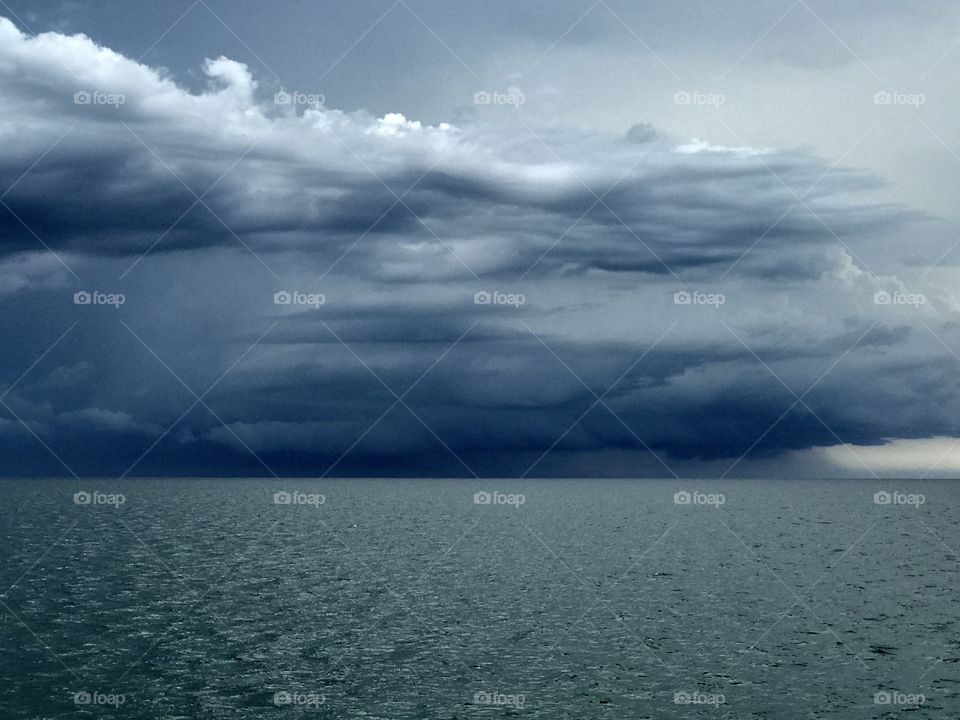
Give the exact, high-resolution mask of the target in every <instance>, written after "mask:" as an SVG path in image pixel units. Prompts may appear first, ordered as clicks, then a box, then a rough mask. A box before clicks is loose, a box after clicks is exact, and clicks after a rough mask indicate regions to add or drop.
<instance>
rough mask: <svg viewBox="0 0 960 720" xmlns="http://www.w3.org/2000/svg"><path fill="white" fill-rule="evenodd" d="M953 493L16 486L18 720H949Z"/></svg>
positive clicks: (221, 484)
mask: <svg viewBox="0 0 960 720" xmlns="http://www.w3.org/2000/svg"><path fill="white" fill-rule="evenodd" d="M958 492H960V485H958V483H957V482H955V481H938V480H925V481H918V480H886V479H885V480H789V481H787V480H737V481H714V480H687V479H683V480H675V479H670V480H588V479H580V480H567V479H557V480H550V479H538V480H522V481H520V480H475V479H469V480H458V479H446V480H444V479H436V480H432V479H431V480H411V479H349V480H348V479H342V480H316V479H311V478H301V479H281V480H277V479H269V480H267V479H205V478H177V479H163V478H143V479H135V480H132V479H128V480H123V481H117V480H110V479H99V480H97V479H85V480H79V481H78V480H75V479H69V480H55V479H42V480H31V479H9V480H0V501H2V510H0V718H3V719H4V720H7V719H11V718H31V719H36V720H40V719H42V718H43V719H46V718H137V719H139V718H143V719H145V720H146V719H149V720H157V719H162V718H231V719H235V718H278V719H282V718H338V719H339V718H363V719H365V720H388V719H389V720H397V719H400V718H429V719H434V718H437V719H450V720H453V719H468V718H478V719H484V718H506V717H512V718H530V719H531V720H533V719H535V718H536V719H540V718H543V719H547V718H549V719H559V718H571V719H577V720H583V719H585V718H611V719H613V718H616V719H617V720H620V719H623V718H630V719H632V718H656V719H658V720H662V719H671V718H713V719H719V718H736V719H737V720H746V719H749V718H768V719H774V718H776V719H781V718H782V719H784V720H802V719H806V718H811V719H812V718H837V719H842V720H857V719H860V718H864V719H866V718H870V719H873V718H910V719H911V720H919V719H921V718H937V719H943V720H946V719H947V718H950V719H954V720H955V719H956V718H957V717H960V682H958V681H960V612H958V610H960V604H958V593H957V589H958V587H960V556H958V552H960V521H958V514H957V508H958V502H957V501H958Z"/></svg>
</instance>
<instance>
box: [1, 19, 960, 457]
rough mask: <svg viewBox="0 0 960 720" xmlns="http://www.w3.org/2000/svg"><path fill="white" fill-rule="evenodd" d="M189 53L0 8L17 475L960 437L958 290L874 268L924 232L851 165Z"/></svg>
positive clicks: (748, 449)
mask: <svg viewBox="0 0 960 720" xmlns="http://www.w3.org/2000/svg"><path fill="white" fill-rule="evenodd" d="M202 71H203V73H204V74H205V77H206V79H207V83H208V88H207V89H206V90H205V91H203V92H199V93H195V92H191V91H188V90H187V89H185V88H184V87H183V86H182V85H180V84H178V83H177V81H176V79H175V78H173V77H171V76H169V75H168V74H167V73H166V72H165V71H163V70H160V69H155V68H150V67H147V66H144V65H142V64H139V63H137V62H135V61H134V60H131V59H129V58H126V57H123V56H122V55H120V54H118V53H115V52H113V51H111V50H109V49H107V48H103V47H99V46H98V45H96V44H95V43H94V42H93V41H91V40H90V39H89V38H87V37H85V36H82V35H73V36H67V35H62V34H58V33H44V34H41V35H36V36H31V35H27V34H24V33H22V32H20V31H19V30H18V29H17V28H16V27H15V26H14V25H13V24H12V23H10V22H9V21H7V20H5V19H2V18H0V101H2V102H0V140H2V142H0V192H2V195H0V200H2V205H0V301H2V302H3V303H4V304H5V305H6V306H7V312H6V313H4V319H3V326H4V330H5V331H6V333H7V336H8V337H15V338H17V340H16V342H15V343H12V345H11V348H10V352H9V353H7V354H6V355H5V357H4V360H3V362H2V366H0V371H2V374H3V377H4V379H5V380H6V386H7V388H8V389H7V394H6V395H5V396H4V403H5V404H6V406H7V410H8V413H9V416H8V417H7V421H6V422H4V423H3V424H2V425H0V444H2V445H3V450H4V451H5V452H6V453H7V454H8V455H9V456H11V457H14V458H15V460H14V461H12V463H11V466H10V468H9V472H10V473H11V474H61V473H63V472H64V471H66V470H69V471H75V472H77V473H78V474H116V473H123V472H130V473H131V474H148V473H154V474H192V473H205V472H209V473H218V472H224V473H228V474H233V473H237V474H242V473H255V474H263V473H270V472H276V473H278V474H305V475H306V474H309V475H321V474H332V475H340V474H376V475H394V474H396V475H433V474H440V475H445V474H456V475H470V474H473V473H476V474H479V475H520V474H524V473H530V474H534V475H553V474H560V475H562V474H579V475H583V474H596V475H605V474H612V475H644V474H654V475H665V474H671V473H678V474H691V473H693V474H696V473H697V472H698V471H699V470H702V469H703V468H707V467H709V468H711V472H712V471H714V470H715V469H718V468H719V469H724V468H725V470H724V471H729V472H731V473H733V474H734V475H736V474H738V473H742V472H750V468H751V463H754V462H757V461H763V460H765V459H770V458H777V457H785V456H786V454H789V453H795V452H797V451H806V450H808V449H810V448H831V447H832V448H836V447H843V446H847V447H848V448H849V453H855V452H856V450H855V448H856V447H863V446H872V445H879V444H882V443H885V442H886V441H887V440H888V439H890V438H905V439H917V438H929V437H934V436H937V437H955V436H957V435H960V427H958V420H957V419H956V415H955V413H951V412H949V411H948V408H949V407H950V401H952V400H953V399H954V397H955V395H956V393H957V383H956V379H955V378H956V376H957V374H956V363H957V362H960V360H958V359H957V358H956V357H955V356H953V354H952V353H953V351H952V350H951V349H950V348H958V349H960V341H958V338H957V337H956V335H957V332H956V330H957V325H956V322H955V319H954V317H955V313H956V309H957V305H956V300H955V299H954V298H953V296H952V295H951V294H950V293H949V291H948V290H946V289H944V288H939V287H936V286H934V285H932V284H930V283H929V282H927V281H925V280H924V279H922V278H921V277H919V275H918V273H917V270H916V268H910V267H904V268H903V269H902V272H898V273H897V274H895V275H884V276H881V275H878V274H875V273H873V272H871V271H870V270H869V268H867V267H866V265H865V264H864V263H863V261H862V260H861V257H860V256H861V253H863V252H864V250H868V249H869V248H870V246H871V244H872V243H875V242H877V241H878V240H879V239H881V238H882V239H884V240H887V241H888V240H889V239H890V238H900V239H902V242H903V243H905V244H909V243H910V242H911V239H912V238H915V237H916V236H917V235H918V234H919V233H922V228H923V224H924V218H923V216H922V215H921V214H920V213H917V212H914V211H912V210H911V209H910V208H907V207H902V206H897V205H891V204H889V203H884V202H881V201H879V200H878V199H877V198H878V194H877V192H876V191H877V190H878V188H880V187H882V182H881V181H880V179H879V178H877V177H874V176H872V175H871V174H869V173H865V172H863V171H858V170H856V169H847V168H843V167H833V166H831V165H830V164H829V163H827V162H825V161H824V160H822V159H819V158H817V157H815V156H813V155H811V154H809V153H807V152H805V151H802V150H782V149H781V150H778V149H772V148H762V147H756V148H754V147H747V146H744V147H728V146H723V145H718V144H714V143H711V142H710V141H709V140H707V139H702V138H678V137H673V136H671V135H670V134H668V133H663V132H662V131H659V130H658V129H656V128H654V127H652V126H650V125H647V124H645V123H644V122H643V119H642V118H638V119H637V124H636V125H634V126H632V127H629V128H624V131H623V133H622V134H620V135H618V136H610V135H605V134H601V133H597V132H591V131H588V130H584V129H581V128H576V127H574V126H573V124H572V123H565V122H564V120H563V118H557V119H555V120H554V121H552V122H549V123H548V122H543V121H542V120H536V121H535V120H534V119H533V118H531V117H530V116H528V115H525V114H524V111H523V108H522V107H521V108H520V109H517V110H512V109H511V110H505V111H504V112H499V111H498V109H496V108H490V110H491V111H490V112H489V113H486V114H485V113H483V112H477V113H475V118H474V120H472V121H471V122H469V123H463V122H461V123H459V124H457V123H452V122H451V123H437V124H435V125H428V124H425V123H421V122H418V121H416V120H412V119H408V118H406V117H404V116H403V115H400V114H397V113H394V114H386V115H384V116H382V117H377V116H374V115H372V114H369V113H366V112H350V113H347V112H342V111H340V110H337V109H332V108H327V107H325V106H324V105H322V104H319V103H316V102H314V103H312V104H310V105H307V106H298V105H297V104H296V103H294V102H290V98H291V97H298V96H297V95H296V94H295V93H296V91H295V90H292V89H287V88H280V87H274V86H273V85H270V84H268V83H264V82H262V81H260V80H258V79H257V78H255V76H254V74H253V73H252V72H251V70H250V69H249V68H248V67H247V66H245V65H243V64H241V63H238V62H235V61H233V60H230V59H228V58H225V57H219V58H215V59H209V60H208V61H207V62H206V63H205V64H204V65H203V67H202ZM280 91H285V92H288V93H294V94H292V95H291V94H287V95H279V96H277V95H275V93H277V92H280ZM301 95H302V94H301ZM278 100H279V102H277V101H278ZM480 109H482V108H480ZM80 291H83V292H88V293H94V295H93V297H97V296H96V295H95V293H97V292H100V293H103V294H105V295H106V294H113V295H116V294H122V295H123V297H124V302H123V303H122V304H119V305H117V304H114V305H110V304H99V305H98V304H97V303H96V302H92V303H90V304H75V301H74V293H76V292H80ZM278 293H281V295H277V294H278ZM478 293H479V295H478ZM306 297H313V298H314V301H313V302H307V301H302V298H306ZM321 297H322V300H320V299H317V298H321ZM63 333H66V334H65V335H62V334H63ZM58 337H59V338H60V340H59V341H57V340H58ZM55 341H57V342H56V344H55V345H53V344H54V343H55ZM51 345H53V347H52V349H51ZM41 356H42V357H41ZM38 358H41V359H40V361H39V362H37V359H38ZM35 362H36V365H33V363H35ZM27 370H29V372H27V373H26V374H24V371H27ZM817 457H818V458H820V459H821V460H822V461H823V462H824V463H825V464H827V465H830V464H832V465H833V466H836V467H841V468H842V469H843V470H844V471H849V472H852V473H853V474H869V473H868V471H869V470H870V468H869V467H861V468H859V469H857V468H854V469H853V470H851V469H850V468H849V467H847V466H846V465H845V464H844V463H842V462H839V461H837V460H836V457H835V456H833V455H831V454H830V453H820V454H819V455H818V456H817ZM741 458H742V460H741ZM860 464H861V465H863V466H866V465H868V463H860ZM764 467H765V468H766V467H768V466H764Z"/></svg>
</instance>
